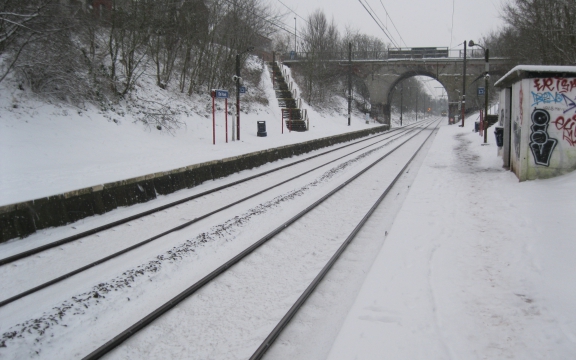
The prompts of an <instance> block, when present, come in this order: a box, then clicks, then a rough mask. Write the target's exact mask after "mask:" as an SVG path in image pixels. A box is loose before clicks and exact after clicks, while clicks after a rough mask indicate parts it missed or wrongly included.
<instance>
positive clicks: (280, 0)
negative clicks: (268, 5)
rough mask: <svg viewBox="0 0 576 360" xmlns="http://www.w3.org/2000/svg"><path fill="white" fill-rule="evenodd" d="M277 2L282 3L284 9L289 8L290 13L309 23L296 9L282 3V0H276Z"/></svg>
mask: <svg viewBox="0 0 576 360" xmlns="http://www.w3.org/2000/svg"><path fill="white" fill-rule="evenodd" d="M278 2H279V3H280V4H282V5H284V7H285V8H286V9H288V10H290V11H291V12H292V13H294V15H296V16H297V17H299V18H300V19H302V20H304V21H306V22H307V23H308V24H309V23H310V22H309V21H308V19H305V18H303V17H302V16H300V14H298V13H297V12H296V11H294V10H292V8H290V7H289V6H288V5H286V4H284V3H283V2H282V0H278Z"/></svg>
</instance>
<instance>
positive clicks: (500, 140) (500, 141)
mask: <svg viewBox="0 0 576 360" xmlns="http://www.w3.org/2000/svg"><path fill="white" fill-rule="evenodd" d="M494 135H495V136H496V145H497V146H498V147H502V146H504V128H503V127H502V126H496V127H495V128H494Z"/></svg>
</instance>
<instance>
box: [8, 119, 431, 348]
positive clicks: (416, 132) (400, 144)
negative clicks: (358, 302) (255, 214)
mask: <svg viewBox="0 0 576 360" xmlns="http://www.w3.org/2000/svg"><path fill="white" fill-rule="evenodd" d="M427 125H428V124H427ZM419 126H420V127H422V128H419V129H417V128H412V129H406V130H405V131H406V132H405V133H400V132H397V133H396V134H395V136H394V137H388V138H386V139H384V140H390V141H393V143H394V145H395V147H394V151H393V152H391V153H395V152H401V151H397V150H398V149H400V150H401V149H403V148H404V147H406V146H409V144H412V143H413V142H414V140H413V139H414V138H417V137H422V136H423V135H422V134H423V133H425V129H427V128H425V127H424V125H423V124H420V125H419ZM375 138H376V137H373V138H371V139H372V140H373V141H374V139H375ZM384 140H378V141H379V142H380V141H384ZM411 146H413V145H411ZM386 147H388V148H387V149H390V148H391V146H390V144H389V143H386V145H382V144H379V143H371V144H370V145H368V146H362V148H361V149H355V150H353V149H349V150H353V152H350V153H349V154H347V155H340V154H337V155H338V156H337V157H336V159H333V160H330V161H329V162H326V163H323V164H320V165H318V164H314V165H315V166H314V167H313V168H312V169H309V170H306V171H304V172H302V173H301V174H298V175H296V176H292V177H291V178H290V180H283V181H281V182H279V183H277V184H275V185H274V186H272V187H270V189H272V188H276V187H278V188H281V189H279V190H280V192H282V191H285V189H282V186H284V187H286V184H288V182H290V183H294V182H296V183H298V181H300V182H301V184H304V187H306V186H308V187H310V186H311V185H309V184H307V183H306V181H307V180H305V179H301V178H305V176H304V175H306V174H314V172H315V171H316V172H318V171H320V172H321V171H325V169H324V168H326V167H327V166H328V165H329V164H331V163H334V162H337V161H339V160H341V161H344V162H342V163H340V165H338V166H335V167H333V168H332V169H334V168H338V167H342V166H344V167H346V166H349V167H352V165H350V164H352V163H359V162H360V161H359V160H355V161H352V159H350V157H351V156H352V155H353V154H355V153H360V154H361V155H359V156H357V158H358V157H360V158H363V157H365V158H368V157H369V155H370V156H375V154H376V153H378V151H384V150H383V149H385V148H386ZM340 149H342V148H339V149H337V150H340ZM327 153H328V152H326V153H323V154H321V155H324V154H327ZM368 153H369V155H365V154H368ZM391 153H390V154H391ZM335 155H336V154H335ZM388 156H389V154H387V155H383V156H381V157H379V160H378V161H375V162H373V163H372V165H371V166H370V167H367V168H364V170H363V171H362V172H361V173H358V174H357V175H355V176H354V177H352V178H349V179H347V180H345V181H344V182H343V183H342V184H341V185H339V186H337V187H335V188H334V189H332V190H331V191H330V192H328V194H326V195H323V196H321V197H320V198H319V199H317V200H315V201H314V202H313V203H312V204H311V205H308V206H307V207H306V210H304V211H298V212H296V214H294V216H292V217H291V219H290V220H289V221H287V222H284V223H282V224H281V225H280V226H277V227H276V228H275V229H274V230H273V231H271V232H268V233H267V234H265V235H264V236H263V237H261V239H260V240H258V241H257V242H254V243H253V244H251V245H250V246H248V247H247V248H245V249H244V250H243V251H241V252H239V254H238V255H236V256H234V257H233V258H232V259H231V260H229V261H226V262H225V263H224V264H223V265H221V266H219V267H218V268H216V269H215V270H214V271H212V272H211V273H209V274H207V275H206V276H204V277H202V279H200V280H199V281H196V282H195V283H194V285H192V286H191V287H189V288H188V289H186V290H185V291H184V292H181V293H179V294H176V296H174V297H170V296H168V295H170V294H167V295H166V296H164V298H169V299H168V301H165V302H164V304H163V305H162V306H160V307H158V308H157V309H156V310H155V311H153V312H151V313H150V314H149V315H148V316H147V317H145V318H144V319H141V320H139V321H137V322H136V323H135V324H134V325H133V326H132V327H130V328H129V329H127V330H126V331H124V332H122V333H120V334H119V335H117V336H116V337H114V338H113V340H111V341H110V342H108V343H107V344H106V345H104V346H101V347H99V348H98V350H96V351H95V352H94V353H92V354H90V355H89V356H87V357H86V358H98V357H100V356H102V355H103V354H105V353H107V352H108V351H110V350H111V349H113V348H115V347H116V346H117V345H118V344H120V343H122V342H123V341H125V340H126V339H127V338H129V337H130V336H131V335H132V334H134V333H135V332H137V331H138V330H140V329H143V328H145V327H146V326H147V325H148V324H150V323H152V322H153V321H155V320H156V319H158V318H159V317H160V316H161V315H162V314H164V313H166V312H167V311H168V310H170V309H172V308H173V307H174V306H175V305H176V304H178V303H180V302H181V301H183V300H185V299H186V298H188V296H190V295H191V294H193V293H195V292H197V291H198V290H199V289H201V288H203V287H204V286H205V285H206V284H209V283H210V282H211V281H212V280H214V279H217V278H219V277H220V275H221V274H223V273H225V272H226V270H228V269H230V268H231V267H232V266H233V265H234V264H236V263H237V262H239V261H240V260H242V259H244V258H245V257H246V256H249V254H251V253H252V252H253V251H254V250H256V249H259V248H260V246H261V245H262V244H265V243H267V242H268V241H269V240H270V239H274V242H278V241H277V240H276V238H277V237H278V236H279V235H280V234H281V233H282V234H283V233H286V232H289V231H290V228H292V226H293V224H296V223H298V224H301V223H302V222H304V223H305V222H306V221H305V220H303V219H302V218H303V217H305V216H309V215H307V214H308V213H310V212H318V210H317V209H318V208H319V206H320V205H321V204H324V203H325V201H327V200H328V199H331V198H332V197H333V196H334V195H335V194H341V193H343V192H346V190H345V189H346V188H347V187H348V185H349V184H351V183H354V182H355V181H356V180H355V179H357V178H359V177H365V176H366V175H363V174H364V173H366V172H368V171H369V170H370V169H371V168H372V167H377V166H381V165H378V164H379V163H380V162H381V161H382V160H384V159H387V158H388ZM314 158H317V157H314ZM357 158H356V159H357ZM307 160H308V159H307ZM396 161H398V160H396ZM296 163H301V162H300V161H299V162H295V164H296ZM342 164H348V165H342ZM290 165H292V164H290ZM333 165H334V164H333ZM355 165H357V164H355ZM406 166H407V165H406ZM283 168H285V167H283ZM372 171H373V170H372ZM267 173H270V172H267ZM326 173H329V171H328V172H326ZM326 173H325V174H326ZM401 173H402V171H400V172H399V175H398V176H400V174H401ZM333 174H336V175H331V176H333V177H337V176H339V175H338V174H337V171H336V172H334V173H333ZM251 178H253V177H251ZM396 178H397V177H396ZM269 180H270V179H269ZM320 182H321V181H320ZM393 182H395V180H393ZM393 182H392V185H393ZM301 184H300V185H301ZM296 185H299V184H296ZM296 185H294V184H290V187H292V188H294V186H296ZM392 185H390V186H389V187H388V189H387V190H386V191H385V193H387V192H388V191H389V188H390V187H391V186H392ZM231 186H232V187H233V186H235V185H231ZM314 186H316V185H314ZM287 188H288V187H287ZM270 189H266V190H264V191H260V192H258V193H257V194H256V193H255V194H253V195H249V196H244V197H243V198H241V199H240V200H236V201H233V202H229V203H228V204H227V205H225V206H224V207H219V208H218V209H220V210H218V209H216V210H218V211H216V210H213V211H210V212H208V213H205V214H204V215H206V217H209V216H212V215H214V214H217V213H219V212H221V211H224V210H226V209H229V208H230V207H233V206H236V205H238V204H240V203H247V204H245V208H254V207H253V205H254V204H258V203H259V202H261V200H259V198H258V196H259V195H261V194H262V193H263V192H265V191H268V190H270ZM301 189H302V188H300V190H301ZM348 192H349V191H348ZM354 192H357V190H354V191H352V195H350V194H349V196H353V197H354V196H356V195H354ZM296 196H297V195H294V194H292V197H296ZM338 196H340V195H338ZM383 196H385V194H384V195H382V196H381V197H383ZM194 199H197V198H194ZM188 201H192V200H188ZM254 201H255V202H254ZM331 201H334V200H331ZM340 201H348V202H350V200H340ZM251 202H252V203H251ZM180 204H182V203H179V204H177V205H180ZM177 205H175V206H177ZM322 206H325V205H322ZM322 206H320V207H322ZM375 206H377V205H374V207H375ZM333 207H334V206H331V207H330V208H333ZM256 208H257V207H256ZM160 211H163V210H160ZM372 211H373V210H372ZM293 212H294V211H293ZM278 215H279V214H274V217H276V216H278ZM282 215H284V214H282ZM286 215H290V211H286ZM367 216H369V215H366V216H365V217H367ZM204 218H205V217H204ZM204 218H202V219H198V220H195V219H196V218H195V219H193V220H189V221H187V222H185V224H186V223H188V222H190V221H194V223H196V222H200V221H201V220H203V219H204ZM328 218H330V216H328ZM189 225H191V224H189ZM189 225H188V226H189ZM336 225H337V224H335V225H334V227H335V228H337V227H338V226H336ZM358 226H361V225H358ZM185 227H186V226H182V224H180V225H178V228H177V229H176V230H180V229H183V228H185ZM176 230H174V231H170V232H168V233H167V234H163V235H162V236H160V237H157V238H156V239H158V238H162V237H169V236H170V234H171V233H173V232H175V231H176ZM224 231H226V230H225V229H224ZM255 233H258V231H256V232H255ZM282 236H283V235H282ZM349 238H350V237H349ZM352 238H353V236H352V237H351V238H350V239H346V241H348V242H349V241H351V239H352ZM147 240H148V239H147ZM151 241H152V240H150V241H149V242H151ZM346 241H345V243H346ZM200 244H202V242H201V241H200ZM138 247H140V246H138ZM134 249H136V248H134ZM134 249H130V250H129V251H132V250H134ZM174 249H176V250H175V251H174V252H172V254H173V255H175V257H174V258H173V259H177V258H178V257H181V256H186V254H180V253H178V249H177V248H174ZM236 250H237V248H234V249H231V252H234V251H236ZM122 251H124V250H122ZM258 251H261V250H258ZM338 251H340V250H338ZM342 251H343V250H342ZM168 253H170V252H168ZM120 255H121V254H120ZM120 255H118V256H120ZM250 256H253V255H250ZM20 261H23V260H20ZM330 261H335V260H330ZM16 263H17V262H16ZM12 265H13V264H12ZM238 265H240V264H238ZM235 267H236V266H235ZM114 271H116V269H115V268H113V269H112V273H114ZM323 271H324V270H323ZM325 271H327V270H325ZM82 281H84V280H82V279H79V280H77V281H75V282H76V283H79V282H80V283H81V282H82ZM318 281H319V280H318ZM46 287H48V286H46ZM103 289H104V288H103ZM74 291H76V290H75V288H74V287H73V290H72V291H71V293H73V292H74ZM114 291H116V290H114ZM310 291H311V290H310ZM69 292H70V291H69ZM109 292H110V290H108V291H104V290H102V291H100V292H98V291H96V292H95V293H94V292H91V293H90V294H91V296H92V298H96V299H98V298H99V297H104V296H106V295H107V294H108V293H109ZM96 294H98V295H96ZM26 295H29V294H26ZM23 297H25V295H24V296H21V297H19V299H20V298H23ZM15 300H16V299H14V300H12V301H11V302H13V301H15ZM22 300H25V299H22ZM128 301H130V299H128ZM9 303H10V302H8V303H6V304H3V305H8V304H9ZM17 303H19V302H17ZM12 305H16V304H11V306H12ZM23 306H26V304H24V305H23ZM148 307H149V306H148ZM1 330H2V331H4V330H5V329H4V328H2V329H1ZM14 338H17V335H14V336H13V337H11V338H10V337H9V338H6V337H5V338H4V339H3V340H2V341H3V343H4V344H6V343H7V342H10V341H9V340H11V339H14ZM0 345H2V343H0ZM267 346H268V345H266V346H265V348H267Z"/></svg>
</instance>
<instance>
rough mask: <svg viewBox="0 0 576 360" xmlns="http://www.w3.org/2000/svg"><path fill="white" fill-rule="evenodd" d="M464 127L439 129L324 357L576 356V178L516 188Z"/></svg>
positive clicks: (574, 175)
mask: <svg viewBox="0 0 576 360" xmlns="http://www.w3.org/2000/svg"><path fill="white" fill-rule="evenodd" d="M476 117H477V116H476ZM474 120H476V119H474V118H472V117H471V118H469V119H468V120H467V125H466V128H464V129H462V128H460V127H457V126H447V125H445V126H443V127H442V128H441V130H440V132H439V133H438V135H437V137H436V139H435V141H434V144H433V146H432V147H431V149H430V151H429V153H428V156H427V158H426V159H425V160H424V163H423V165H422V167H421V168H420V170H419V173H418V176H417V178H416V181H415V182H414V184H413V186H412V187H411V190H410V192H409V194H408V196H407V198H406V201H405V202H404V205H403V207H402V210H401V211H400V213H399V214H398V217H397V218H396V220H395V221H394V225H393V227H392V229H391V231H390V233H389V235H388V237H387V239H386V242H385V243H384V246H383V247H382V249H381V251H380V253H379V255H378V256H377V258H376V260H375V262H374V264H373V266H372V268H371V270H370V273H369V274H368V276H367V279H366V281H365V282H364V284H363V285H362V289H361V291H360V292H359V295H358V296H357V298H356V301H355V304H354V306H353V307H352V309H351V310H350V312H349V313H348V316H347V318H346V320H345V322H344V325H343V327H342V328H341V330H340V332H339V335H338V336H337V338H336V339H335V340H334V343H333V345H332V349H331V351H330V356H329V357H328V358H329V359H356V358H358V359H380V358H382V357H386V358H390V359H508V358H517V359H574V358H576V308H575V307H574V303H575V302H576V287H575V286H574V284H576V265H575V264H576V263H575V262H574V258H575V257H576V242H575V241H574V233H575V232H576V223H575V222H574V221H573V217H574V214H576V203H575V202H574V200H573V196H572V194H574V193H576V172H574V173H571V174H568V175H565V176H561V177H558V178H554V179H548V180H539V181H528V182H523V183H519V182H518V180H517V178H516V177H515V175H514V174H513V173H511V172H508V171H505V170H503V169H502V162H501V158H499V157H497V156H496V146H495V144H494V140H493V137H494V135H493V134H492V133H493V129H492V128H490V129H489V134H488V135H489V142H490V145H489V146H481V143H482V139H481V138H480V137H479V136H478V135H477V134H475V133H473V132H471V129H472V126H473V122H474Z"/></svg>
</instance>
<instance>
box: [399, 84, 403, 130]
mask: <svg viewBox="0 0 576 360" xmlns="http://www.w3.org/2000/svg"><path fill="white" fill-rule="evenodd" d="M403 107H404V84H403V83H402V87H400V126H402V110H403V109H402V108H403Z"/></svg>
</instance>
